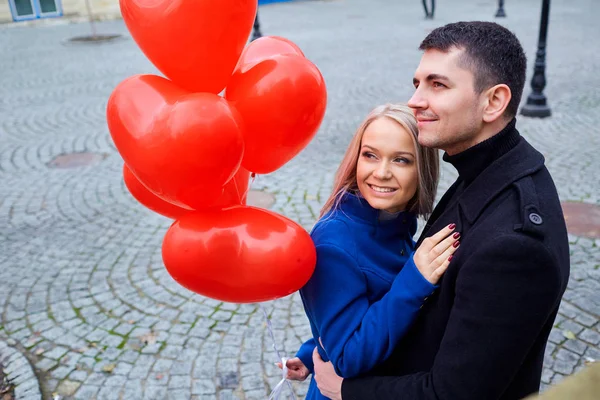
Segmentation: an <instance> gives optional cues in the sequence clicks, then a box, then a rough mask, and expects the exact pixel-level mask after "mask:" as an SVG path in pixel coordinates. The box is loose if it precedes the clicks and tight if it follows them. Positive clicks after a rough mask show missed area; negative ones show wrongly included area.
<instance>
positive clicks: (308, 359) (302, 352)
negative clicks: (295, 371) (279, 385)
mask: <svg viewBox="0 0 600 400" xmlns="http://www.w3.org/2000/svg"><path fill="white" fill-rule="evenodd" d="M316 346H317V343H316V342H315V339H314V338H310V339H308V340H307V341H306V342H304V343H302V346H300V349H298V352H297V353H296V357H298V358H299V359H300V361H302V363H303V364H304V366H305V367H306V368H308V370H309V371H310V373H311V374H314V373H315V364H314V363H313V359H312V355H313V351H314V350H315V347H316Z"/></svg>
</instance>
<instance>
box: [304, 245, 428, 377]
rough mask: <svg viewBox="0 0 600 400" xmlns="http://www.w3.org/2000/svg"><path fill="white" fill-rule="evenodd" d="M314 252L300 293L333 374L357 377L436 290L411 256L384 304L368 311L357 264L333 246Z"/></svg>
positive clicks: (386, 352) (383, 354)
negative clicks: (311, 268)
mask: <svg viewBox="0 0 600 400" xmlns="http://www.w3.org/2000/svg"><path fill="white" fill-rule="evenodd" d="M316 249H317V266H316V268H315V272H314V274H313V276H312V277H311V279H310V280H309V282H308V283H307V285H306V286H305V287H304V288H303V300H304V305H305V308H306V311H307V314H308V315H309V318H310V319H311V321H312V323H313V324H314V328H316V331H317V333H318V335H319V336H320V338H321V341H322V342H323V347H324V350H325V353H326V355H327V358H329V360H330V361H331V362H332V363H333V365H334V367H335V369H336V371H337V372H338V374H339V375H341V376H343V377H353V376H357V375H359V374H361V373H364V372H367V371H369V370H371V369H372V368H373V367H375V366H376V365H377V364H379V363H381V362H383V361H384V360H385V359H386V358H388V357H389V356H390V355H391V354H392V352H393V350H394V347H395V345H396V343H397V342H398V340H399V339H400V338H401V337H402V336H403V335H404V334H405V333H406V331H407V330H408V328H409V326H410V324H411V323H412V322H413V321H414V319H415V317H416V315H417V313H418V311H419V308H420V307H421V305H422V304H423V301H424V298H425V297H427V296H429V295H430V294H431V293H432V292H433V290H434V289H435V286H433V285H432V284H431V283H429V282H428V281H427V280H426V279H425V278H424V277H423V276H422V275H421V274H420V272H419V271H418V270H417V268H416V266H415V264H414V261H413V258H412V256H411V257H410V259H409V261H408V262H407V263H406V264H405V266H404V268H403V269H402V271H401V272H400V273H399V274H398V276H397V277H396V279H395V280H394V282H393V284H392V287H391V290H390V292H389V293H387V294H386V295H385V296H384V298H385V299H386V300H385V301H379V302H376V303H374V304H372V305H369V301H368V296H367V290H368V288H367V280H366V277H365V276H364V274H363V272H362V270H361V269H360V268H359V266H358V264H357V262H356V259H355V258H354V257H352V256H351V255H350V254H349V253H348V252H347V251H346V250H345V249H342V248H340V247H338V246H336V245H333V244H321V245H317V246H316Z"/></svg>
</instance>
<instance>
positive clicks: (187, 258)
mask: <svg viewBox="0 0 600 400" xmlns="http://www.w3.org/2000/svg"><path fill="white" fill-rule="evenodd" d="M120 6H121V12H122V15H123V19H124V21H125V23H126V25H127V28H128V29H129V31H130V33H131V35H132V36H133V38H134V40H135V41H136V43H137V44H138V45H139V47H140V48H141V49H142V51H143V52H144V54H145V55H146V56H147V57H148V59H149V60H150V61H152V63H153V64H154V65H155V66H156V67H157V68H158V69H159V70H160V71H161V72H162V73H163V74H164V75H165V77H166V78H163V77H160V76H156V75H136V76H132V77H130V78H128V79H126V80H124V81H123V82H121V83H120V84H119V85H118V86H117V87H116V88H115V90H114V91H113V93H112V94H111V96H110V98H109V100H108V106H107V120H108V127H109V130H110V133H111V136H112V138H113V141H114V143H115V145H116V147H117V149H118V151H119V153H120V154H121V156H122V157H123V160H124V162H125V164H124V166H123V178H124V181H125V184H126V186H127V188H128V190H129V191H130V192H131V194H132V195H133V196H134V197H135V198H136V199H137V200H138V201H139V202H140V203H142V204H143V205H145V206H146V207H148V208H149V209H151V210H153V211H155V212H157V213H159V214H162V215H165V216H167V217H170V218H172V219H175V222H174V223H173V224H172V225H171V227H170V228H169V230H168V231H167V233H166V235H165V237H164V239H163V246H162V255H163V261H164V263H165V266H166V267H167V270H168V272H169V273H170V274H171V276H172V277H173V278H174V279H175V280H176V281H177V282H179V283H180V284H181V285H182V286H184V287H186V288H188V289H190V290H192V291H194V292H196V293H199V294H202V295H204V296H208V297H212V298H215V299H219V300H222V301H230V302H238V303H246V302H256V301H265V300H272V299H275V298H278V297H282V296H286V295H288V294H290V293H293V292H294V291H296V290H298V289H299V288H300V287H302V286H303V285H304V284H305V283H306V281H308V279H309V278H310V276H311V274H312V272H313V270H314V265H315V259H316V255H315V250H314V245H313V243H312V241H311V239H310V236H309V235H308V233H307V232H306V231H305V230H304V229H303V228H302V227H300V226H299V225H298V224H296V223H295V222H293V221H291V220H290V219H288V218H285V217H283V216H282V215H279V214H277V213H274V212H271V211H267V210H264V209H260V208H254V207H248V206H246V205H245V204H246V193H247V191H248V181H249V176H250V174H251V173H256V174H267V173H270V172H273V171H275V170H277V169H278V168H280V167H281V166H283V165H284V164H285V163H287V162H288V161H289V160H291V159H292V158H293V157H294V156H296V155H297V154H298V153H299V152H300V151H301V150H302V149H303V148H304V147H305V146H306V145H307V144H308V143H309V142H310V141H311V139H312V138H313V137H314V135H315V134H316V132H317V129H318V128H319V125H320V124H321V121H322V120H323V116H324V114H325V107H326V102H327V92H326V88H325V83H324V80H323V77H322V75H321V73H320V72H319V70H318V68H317V67H316V66H315V65H314V64H313V63H312V62H310V61H309V60H308V59H306V57H305V56H304V54H303V53H302V51H301V50H300V49H299V48H298V46H296V45H295V44H294V43H292V42H291V41H289V40H287V39H284V38H281V37H274V36H273V37H263V38H260V39H258V40H255V41H253V42H252V43H250V44H248V45H247V44H246V43H247V41H248V37H249V35H250V33H251V30H252V25H253V21H254V16H255V15H256V9H257V0H219V1H215V0H120Z"/></svg>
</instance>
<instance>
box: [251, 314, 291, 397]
mask: <svg viewBox="0 0 600 400" xmlns="http://www.w3.org/2000/svg"><path fill="white" fill-rule="evenodd" d="M259 306H260V309H261V310H262V312H263V314H264V316H265V320H266V321H267V330H268V331H269V336H271V341H272V342H273V350H275V354H276V355H277V362H281V367H282V368H281V369H282V371H283V379H281V381H279V383H278V384H277V386H275V388H273V391H272V392H271V395H270V396H269V400H279V396H280V395H281V391H282V390H283V385H284V384H287V387H288V388H289V389H290V393H291V397H292V399H294V400H296V395H295V394H294V389H293V388H292V384H291V383H290V381H288V380H287V379H286V377H287V365H286V364H287V360H288V359H287V358H286V357H281V353H279V350H278V349H277V343H276V341H275V335H274V334H273V325H271V320H270V319H269V315H268V314H267V310H265V307H264V306H263V305H262V304H260V303H259Z"/></svg>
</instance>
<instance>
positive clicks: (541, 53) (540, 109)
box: [521, 0, 552, 118]
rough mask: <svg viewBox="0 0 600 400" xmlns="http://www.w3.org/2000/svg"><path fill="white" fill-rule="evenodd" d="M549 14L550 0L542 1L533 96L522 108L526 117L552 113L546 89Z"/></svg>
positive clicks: (532, 88)
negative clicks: (547, 100)
mask: <svg viewBox="0 0 600 400" xmlns="http://www.w3.org/2000/svg"><path fill="white" fill-rule="evenodd" d="M548 14H550V0H542V18H541V21H540V36H539V38H538V49H537V53H536V57H535V67H534V70H533V78H531V90H532V92H531V94H530V95H529V97H527V103H526V104H525V105H524V106H523V108H521V114H522V115H524V116H526V117H537V118H545V117H549V116H550V115H551V114H552V112H551V111H550V107H548V104H547V102H546V96H545V95H544V92H543V91H544V87H546V37H547V36H548Z"/></svg>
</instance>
